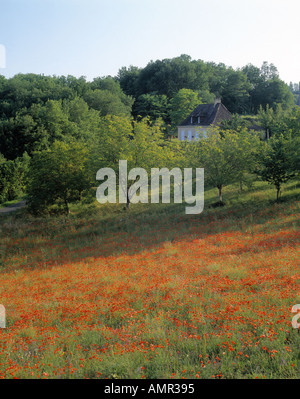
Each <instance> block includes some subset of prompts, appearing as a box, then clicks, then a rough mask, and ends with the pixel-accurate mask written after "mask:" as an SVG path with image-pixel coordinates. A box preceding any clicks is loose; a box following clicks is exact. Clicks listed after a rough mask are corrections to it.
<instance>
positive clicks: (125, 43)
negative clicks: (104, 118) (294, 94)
mask: <svg viewBox="0 0 300 399" xmlns="http://www.w3.org/2000/svg"><path fill="white" fill-rule="evenodd" d="M299 16H300V1H299V0H183V1H182V0H0V74H2V75H4V76H6V77H11V76H13V75H15V74H17V73H29V72H33V73H38V74H45V75H68V74H70V75H74V76H77V77H79V76H86V78H87V79H88V80H92V79H93V78H95V77H98V76H106V75H112V76H115V75H116V74H117V73H118V70H119V69H120V68H121V67H122V66H127V67H128V66H130V65H135V66H138V67H144V66H146V65H147V63H148V62H149V61H150V60H156V59H164V58H172V57H176V56H179V55H180V54H188V55H190V56H191V57H192V58H193V59H201V60H203V61H213V62H216V63H219V62H223V63H225V64H226V65H228V66H232V67H234V68H238V67H242V66H244V65H246V64H247V63H252V64H254V65H256V66H259V67H260V66H261V64H262V63H263V61H268V62H269V63H273V64H274V65H275V66H276V67H277V69H278V70H279V74H280V77H281V79H283V80H284V81H286V82H287V83H289V82H290V81H292V82H294V83H298V82H299V81H300V54H299V42H300V18H299ZM3 49H5V65H3V53H4V51H3ZM3 66H5V68H3Z"/></svg>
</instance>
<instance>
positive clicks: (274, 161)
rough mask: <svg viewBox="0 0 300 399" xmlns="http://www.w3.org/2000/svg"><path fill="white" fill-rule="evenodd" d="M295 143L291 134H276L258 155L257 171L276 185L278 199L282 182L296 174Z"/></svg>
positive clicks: (264, 178)
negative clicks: (292, 150) (288, 135)
mask: <svg viewBox="0 0 300 399" xmlns="http://www.w3.org/2000/svg"><path fill="white" fill-rule="evenodd" d="M293 145H294V143H293V142H292V139H291V136H290V137H288V138H287V137H285V136H284V135H283V134H280V135H276V136H273V137H271V139H270V140H269V141H268V142H266V143H264V145H263V147H262V149H261V151H260V152H259V155H258V160H259V164H258V167H257V169H256V173H257V174H258V175H259V176H260V177H261V178H262V180H265V181H267V182H268V183H270V184H273V185H274V186H275V187H276V190H277V195H276V201H278V200H279V194H280V189H281V186H282V184H283V183H286V182H287V181H289V180H290V179H292V178H293V177H294V176H295V174H296V173H295V172H296V171H295V169H294V168H295V167H296V165H295V164H294V159H293V154H292V152H291V148H293ZM298 145H299V141H298ZM298 150H299V148H298ZM298 159H299V158H298Z"/></svg>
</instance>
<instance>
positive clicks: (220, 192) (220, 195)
mask: <svg viewBox="0 0 300 399" xmlns="http://www.w3.org/2000/svg"><path fill="white" fill-rule="evenodd" d="M218 189H219V204H220V205H221V203H222V186H219V187H218Z"/></svg>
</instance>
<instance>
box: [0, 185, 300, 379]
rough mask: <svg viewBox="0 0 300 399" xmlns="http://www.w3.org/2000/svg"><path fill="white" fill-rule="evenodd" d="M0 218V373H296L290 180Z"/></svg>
mask: <svg viewBox="0 0 300 399" xmlns="http://www.w3.org/2000/svg"><path fill="white" fill-rule="evenodd" d="M215 197H216V190H213V189H211V190H209V189H208V190H207V191H206V193H205V209H204V211H203V212H202V213H201V214H199V215H186V214H185V212H184V206H185V204H172V205H165V204H155V205H153V204H137V205H133V206H132V209H131V210H130V212H126V211H124V209H123V207H122V206H121V205H113V204H110V205H100V204H97V203H91V204H86V205H85V206H82V205H77V206H76V205H74V206H73V207H72V209H71V215H69V216H68V217H66V216H55V217H46V218H34V217H31V216H30V215H27V214H26V211H25V210H24V209H23V210H20V211H16V212H15V213H14V214H5V215H4V214H3V215H0V254H1V257H0V278H1V280H0V304H3V305H4V306H5V308H6V328H5V329H0V378H4V379H9V378H22V379H29V378H43V379H53V378H54V379H58V378H67V379H70V378H80V379H81V378H100V379H104V378H110V379H129V378H130V379H155V378H166V379H173V378H174V379H181V378H186V379H203V378H209V379H211V378H212V379H228V378H235V379H240V378H241V379H255V378H261V379H263V378H266V379H273V378H289V379H294V378H299V366H300V334H299V331H300V330H299V329H294V328H293V327H292V323H291V322H292V317H293V316H294V315H293V314H292V313H291V308H292V306H293V305H295V304H298V303H300V289H299V282H300V266H299V263H300V262H299V259H300V258H299V239H300V234H299V199H300V185H299V183H295V182H291V183H289V184H285V185H284V187H283V192H282V197H281V201H280V202H279V203H276V202H275V201H274V197H275V193H274V189H272V188H271V187H270V186H268V185H266V184H265V183H262V182H255V183H254V185H253V187H252V188H248V189H245V191H244V192H240V190H239V187H237V186H230V187H228V188H227V189H226V190H225V192H224V200H225V202H226V206H224V207H217V208H214V207H210V205H212V204H213V203H214V201H215V199H216V198H215Z"/></svg>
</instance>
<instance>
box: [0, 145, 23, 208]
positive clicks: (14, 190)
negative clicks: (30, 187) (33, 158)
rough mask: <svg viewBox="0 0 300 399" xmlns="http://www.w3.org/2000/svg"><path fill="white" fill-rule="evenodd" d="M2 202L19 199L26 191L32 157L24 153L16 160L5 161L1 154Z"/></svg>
mask: <svg viewBox="0 0 300 399" xmlns="http://www.w3.org/2000/svg"><path fill="white" fill-rule="evenodd" d="M0 155H1V156H0V202H4V201H11V200H14V199H16V198H18V197H19V196H20V195H22V194H23V193H24V191H25V185H26V179H25V176H26V173H27V171H28V165H29V160H30V157H29V156H28V154H27V153H24V154H23V156H22V157H18V158H16V159H15V160H5V158H4V157H3V156H2V154H0Z"/></svg>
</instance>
